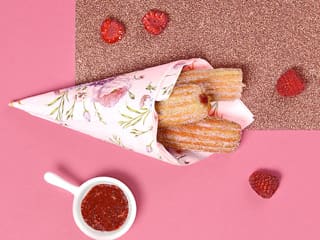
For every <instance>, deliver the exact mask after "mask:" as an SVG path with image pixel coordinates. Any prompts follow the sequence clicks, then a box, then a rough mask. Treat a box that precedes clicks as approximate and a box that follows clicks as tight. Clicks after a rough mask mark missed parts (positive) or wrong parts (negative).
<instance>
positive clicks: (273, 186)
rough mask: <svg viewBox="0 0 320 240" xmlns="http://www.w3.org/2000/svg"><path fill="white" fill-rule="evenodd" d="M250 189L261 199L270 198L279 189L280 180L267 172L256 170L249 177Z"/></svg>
mask: <svg viewBox="0 0 320 240" xmlns="http://www.w3.org/2000/svg"><path fill="white" fill-rule="evenodd" d="M249 183H250V185H251V187H252V189H253V190H254V191H255V192H256V193H257V194H258V195H260V196H261V197H263V198H271V197H272V195H273V194H274V193H275V192H276V190H277V189H278V187H279V183H280V178H279V177H278V176H275V175H274V174H272V173H270V172H269V171H267V170H257V171H255V172H254V173H252V174H251V175H250V177H249Z"/></svg>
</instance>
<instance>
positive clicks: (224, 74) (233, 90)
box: [177, 68, 244, 101]
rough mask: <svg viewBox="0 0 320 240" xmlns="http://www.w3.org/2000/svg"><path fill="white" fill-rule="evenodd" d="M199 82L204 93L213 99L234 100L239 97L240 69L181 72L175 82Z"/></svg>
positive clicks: (241, 84) (240, 89) (240, 84)
mask: <svg viewBox="0 0 320 240" xmlns="http://www.w3.org/2000/svg"><path fill="white" fill-rule="evenodd" d="M187 83H193V84H199V85H200V86H201V87H202V88H203V90H204V92H205V94H207V95H208V96H210V97H211V98H212V99H213V100H215V101H221V100H234V99H239V98H240V97H241V93H242V88H243V87H244V84H243V83H242V70H241V69H238V68H217V69H209V70H190V71H186V72H182V73H181V74H180V76H179V78H178V81H177V84H187Z"/></svg>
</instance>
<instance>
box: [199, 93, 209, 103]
mask: <svg viewBox="0 0 320 240" xmlns="http://www.w3.org/2000/svg"><path fill="white" fill-rule="evenodd" d="M199 99H200V102H201V103H202V104H208V102H209V99H208V96H207V95H206V94H200V95H199Z"/></svg>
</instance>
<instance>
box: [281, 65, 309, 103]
mask: <svg viewBox="0 0 320 240" xmlns="http://www.w3.org/2000/svg"><path fill="white" fill-rule="evenodd" d="M276 89H277V91H278V93H279V94H280V95H281V96H284V97H293V96H296V95H298V94H300V93H301V92H302V91H303V90H304V82H303V80H302V78H301V77H300V76H299V75H298V73H297V72H296V71H295V70H293V69H290V70H288V71H287V72H285V73H284V74H282V75H281V77H280V78H279V79H278V82H277V85H276Z"/></svg>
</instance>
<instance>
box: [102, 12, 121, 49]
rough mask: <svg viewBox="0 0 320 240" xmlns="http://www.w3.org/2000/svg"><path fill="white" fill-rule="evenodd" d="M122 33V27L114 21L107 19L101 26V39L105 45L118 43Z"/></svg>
mask: <svg viewBox="0 0 320 240" xmlns="http://www.w3.org/2000/svg"><path fill="white" fill-rule="evenodd" d="M124 33H125V28H124V25H123V24H122V23H120V22H119V21H117V20H115V19H112V18H107V19H106V20H104V22H103V23H102V25H101V37H102V39H103V40H104V41H105V42H107V43H110V44H111V43H116V42H118V41H119V40H121V39H122V37H123V35H124Z"/></svg>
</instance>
